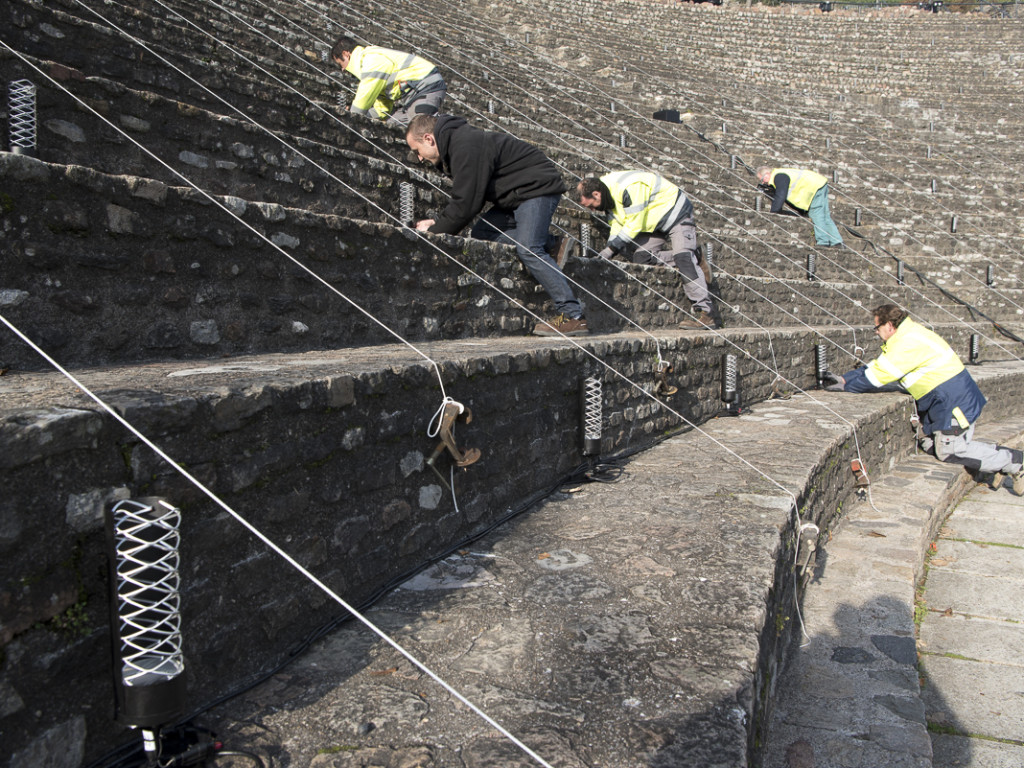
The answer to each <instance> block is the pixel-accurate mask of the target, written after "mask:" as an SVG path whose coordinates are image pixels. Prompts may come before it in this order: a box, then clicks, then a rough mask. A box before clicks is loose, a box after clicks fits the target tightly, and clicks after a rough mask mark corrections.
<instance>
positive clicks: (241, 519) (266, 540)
mask: <svg viewBox="0 0 1024 768" xmlns="http://www.w3.org/2000/svg"><path fill="white" fill-rule="evenodd" d="M0 42H2V41H0ZM0 322H2V323H3V324H4V325H6V326H7V327H8V328H9V329H10V330H11V331H12V332H13V333H14V334H15V335H16V336H18V338H20V339H21V340H22V341H24V342H25V343H26V344H28V346H30V347H31V348H32V349H33V350H34V351H35V352H36V353H38V354H39V355H40V356H41V357H42V358H43V359H44V360H45V361H46V362H47V363H49V364H50V365H51V366H53V368H54V369H56V370H57V371H58V372H59V373H60V374H61V375H63V376H64V377H65V378H67V379H68V381H70V382H71V383H72V384H74V385H75V386H76V387H78V388H79V389H80V390H81V391H82V392H83V393H84V394H85V395H86V396H87V397H89V399H91V400H92V401H93V402H95V403H96V404H97V405H98V406H99V407H100V408H102V409H103V410H104V411H106V412H107V413H108V414H109V415H110V416H112V417H113V418H114V419H115V420H116V421H118V422H119V423H120V424H121V426H123V427H124V428H125V429H127V430H128V431H129V432H131V433H132V434H133V435H135V437H137V438H138V439H139V440H140V441H141V442H142V443H143V444H145V445H146V446H147V447H148V448H150V449H151V450H152V451H153V452H154V453H156V455H157V456H159V457H160V458H161V459H163V460H164V462H166V463H167V465H168V466H170V467H171V468H172V469H174V471H176V472H177V473H178V474H180V475H181V476H182V477H184V478H185V479H186V480H187V481H188V482H190V483H192V485H193V486H195V487H196V488H197V489H198V490H199V491H201V492H202V493H204V494H205V495H206V496H207V497H208V498H209V499H210V500H211V501H212V502H213V503H215V504H216V505H217V506H219V507H220V508H221V509H223V510H224V511H225V512H227V513H228V514H229V515H230V516H231V517H233V518H234V519H235V520H236V521H237V522H238V523H240V524H241V525H242V527H244V528H245V529H246V530H248V531H249V532H250V533H251V534H252V535H253V536H255V537H256V538H257V539H259V540H260V541H261V542H263V544H264V546H266V547H267V548H268V549H270V550H271V551H273V552H274V553H276V554H277V555H278V556H279V557H280V558H281V559H282V560H284V561H285V562H286V563H287V564H288V565H290V566H291V567H292V568H294V569H295V570H296V571H297V572H298V573H299V574H301V575H302V576H303V577H305V578H306V580H308V581H309V582H310V583H311V584H313V585H314V586H316V587H317V588H318V589H320V590H321V591H322V592H323V593H324V594H326V595H327V596H328V597H329V598H331V599H332V600H334V602H336V603H337V604H338V605H340V606H341V607H342V608H344V609H345V610H346V611H348V612H349V613H350V614H351V615H352V616H353V617H355V618H356V619H358V620H359V621H360V622H361V623H362V624H363V625H364V626H365V627H366V628H367V629H369V630H370V631H371V632H373V633H374V634H375V635H377V637H379V638H380V639H381V640H383V641H384V642H385V643H387V644H388V645H390V646H391V647H392V648H394V649H395V650H396V651H398V653H400V654H401V655H402V656H404V657H405V658H406V659H407V660H408V661H409V662H410V663H411V664H413V665H414V666H415V667H416V668H417V669H419V670H421V671H422V672H423V673H424V674H426V675H427V676H428V677H430V679H431V680H433V681H434V682H435V683H437V684H438V685H440V686H441V687H442V688H444V690H446V691H448V693H450V694H451V695H452V696H454V697H455V698H456V699H458V700H459V701H460V702H462V703H463V704H464V705H466V706H467V707H468V708H469V709H470V710H471V711H472V712H473V713H474V714H476V715H477V716H478V717H480V718H481V719H482V720H483V721H484V722H486V723H487V724H488V725H490V726H491V727H492V728H494V729H495V730H496V731H498V733H500V734H501V735H502V736H504V737H505V738H506V739H508V740H509V741H511V742H512V743H513V744H515V745H516V746H517V747H519V749H521V750H522V751H523V752H525V753H526V754H527V755H529V756H530V757H531V758H532V759H533V760H534V761H535V762H537V763H538V764H539V765H543V766H545V768H552V767H551V766H550V765H549V764H548V763H547V762H546V761H545V760H544V759H543V758H541V757H540V756H539V755H538V754H537V753H536V752H534V751H533V750H531V749H530V748H529V747H528V746H526V745H525V744H524V743H523V742H522V741H520V740H519V739H517V738H516V737H515V736H514V735H513V734H512V733H511V732H509V731H508V730H506V729H505V728H504V727H503V726H502V725H501V724H500V723H498V722H497V721H496V720H494V719H492V718H491V717H490V716H489V715H488V714H487V713H486V712H484V711H483V710H482V709H480V708H479V707H477V706H476V705H475V704H474V703H473V702H472V701H470V700H469V699H467V698H466V697H465V696H463V695H462V694H461V693H459V691H458V690H456V689H455V688H454V687H453V686H452V685H450V684H449V683H447V682H446V681H445V680H444V679H443V678H441V677H440V675H438V674H437V673H436V672H434V671H433V670H432V669H431V668H430V667H428V666H427V665H426V664H425V663H424V662H422V661H420V660H419V659H417V658H416V657H415V656H413V654H412V653H411V652H410V651H407V650H406V649H405V648H404V647H403V646H402V645H400V644H399V643H398V641H396V640H394V639H393V638H392V637H391V636H390V635H388V634H387V633H386V632H384V630H382V629H380V627H378V626H377V625H376V624H374V623H373V622H371V621H370V620H369V619H368V618H366V616H364V615H363V614H362V613H360V612H359V611H358V610H356V608H355V607H354V606H352V605H350V604H349V603H348V602H346V601H345V600H344V599H343V598H342V597H341V596H340V595H338V594H337V593H336V592H335V591H334V590H333V589H331V588H330V587H329V586H327V585H326V584H325V583H324V582H323V581H321V580H320V579H319V578H318V577H317V576H316V575H314V574H313V573H312V571H310V570H308V569H307V568H305V567H304V566H303V565H302V564H301V563H299V562H298V561H297V560H296V559H295V558H294V557H292V556H291V555H290V554H288V552H286V551H285V550H284V549H283V548H282V547H280V546H279V545H278V544H276V543H275V542H274V541H273V539H271V538H270V537H269V536H268V535H266V534H265V533H263V532H262V531H261V530H260V529H259V528H257V527H256V526H255V525H254V524H253V523H251V522H249V520H248V519H247V518H246V517H245V516H243V515H242V514H241V513H239V512H237V511H235V509H234V508H233V507H231V506H230V505H228V504H227V503H226V502H225V501H223V500H222V499H221V498H220V497H219V496H217V494H215V493H214V492H213V491H211V490H210V489H209V488H207V487H206V486H205V485H203V483H201V482H200V481H199V480H198V479H197V478H196V477H195V476H193V475H192V474H191V473H189V471H188V470H186V469H185V465H184V464H183V463H180V462H177V461H175V460H174V459H173V458H172V457H171V456H170V455H168V454H167V453H165V452H164V451H163V449H161V448H160V447H159V446H158V445H157V444H156V443H154V442H153V441H152V440H150V439H149V438H148V437H146V435H144V434H143V433H142V432H141V431H140V430H139V429H137V428H136V427H135V426H134V425H133V424H132V423H131V422H129V421H128V420H127V419H126V418H124V417H123V416H121V414H119V413H118V412H117V411H116V410H115V409H114V408H113V406H111V405H108V404H107V403H106V401H104V400H103V399H102V398H101V397H99V396H98V395H96V394H95V393H94V392H93V391H92V390H91V389H89V388H88V387H87V386H86V385H85V384H83V383H82V382H81V381H79V380H78V379H77V378H75V376H73V375H72V374H71V373H70V372H69V371H68V370H67V369H65V368H64V367H63V366H61V365H60V363H58V362H57V361H56V360H55V359H53V358H52V357H51V356H50V355H48V354H47V353H46V352H45V351H44V350H43V349H41V348H40V347H39V346H38V345H36V343H35V342H33V341H32V340H31V339H30V338H29V337H28V336H26V335H25V334H24V333H22V332H21V330H19V329H18V328H17V326H15V325H14V324H13V323H11V322H10V321H9V320H8V319H7V318H6V317H5V316H4V315H3V314H0Z"/></svg>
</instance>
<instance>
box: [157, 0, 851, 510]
mask: <svg viewBox="0 0 1024 768" xmlns="http://www.w3.org/2000/svg"><path fill="white" fill-rule="evenodd" d="M154 1H155V2H157V3H158V4H160V5H161V6H162V7H164V8H166V6H164V5H163V3H160V2H159V0H154ZM213 4H214V5H217V6H218V7H220V8H221V10H223V11H225V12H228V13H229V14H230V15H231V16H233V17H234V18H236V19H237V18H238V17H237V16H235V14H233V13H231V12H229V11H226V9H224V8H223V7H222V6H220V5H219V4H218V3H213ZM264 7H265V6H264ZM167 10H170V11H171V12H172V13H175V14H176V15H178V16H179V17H181V18H182V19H183V20H185V21H186V23H191V22H188V20H187V19H184V17H183V16H181V14H180V13H177V12H176V11H173V10H172V9H167ZM238 20H239V21H241V22H242V23H245V24H246V26H249V27H250V29H253V28H252V26H251V25H249V24H248V23H247V22H245V20H244V19H238ZM253 31H255V32H258V30H255V29H253ZM264 36H265V35H264ZM211 37H213V36H212V35H211ZM265 37H267V39H270V38H269V37H268V36H265ZM214 39H215V40H217V38H215V37H214ZM217 42H218V43H220V44H222V45H224V43H223V41H220V40H217ZM272 42H275V41H272ZM278 45H279V46H280V44H278ZM225 47H228V48H229V49H230V50H232V52H234V53H236V55H239V56H240V57H241V58H243V59H244V60H246V61H249V60H248V59H247V57H245V56H243V55H241V54H239V53H238V52H237V51H235V50H234V48H233V47H232V46H226V45H225ZM280 47H281V48H282V49H284V50H287V49H285V48H284V46H280ZM249 63H252V62H251V61H250V62H249ZM304 63H305V64H306V65H307V66H308V65H309V62H306V61H304ZM258 68H259V69H260V70H261V71H264V72H265V73H266V74H268V75H270V76H272V77H273V75H271V74H270V73H269V72H266V71H265V70H263V69H262V67H258ZM182 74H184V73H182ZM186 76H187V75H186ZM275 79H276V78H275ZM289 87H290V86H289ZM292 90H293V91H295V92H296V93H298V91H297V90H296V89H294V88H292ZM299 95H300V96H302V94H301V93H300V94H299ZM620 269H621V268H620ZM622 271H624V270H622ZM627 274H628V273H627ZM634 279H636V278H634ZM648 287H649V286H648ZM650 290H652V291H654V292H655V293H656V294H658V295H659V296H660V297H661V298H663V299H665V300H666V301H669V303H673V302H671V301H670V300H669V299H668V298H667V297H665V296H663V295H662V294H660V292H658V291H657V290H656V289H653V288H651V289H650ZM755 293H756V292H755ZM762 298H765V299H766V300H768V299H767V297H763V296H762ZM769 301H770V300H769ZM771 303H773V304H774V302H771ZM812 303H813V302H812ZM673 305H674V303H673ZM675 306H677V305H675ZM775 306H777V307H778V308H779V309H780V310H781V311H783V312H786V310H785V309H783V308H782V307H781V306H779V305H777V304H775ZM825 311H827V310H825ZM786 314H790V315H791V313H788V312H786ZM791 316H792V315H791ZM626 319H627V320H628V318H626ZM748 319H749V318H748ZM751 322H752V324H754V325H756V326H757V327H759V328H762V330H764V331H765V332H766V334H767V335H768V338H769V349H770V351H771V354H772V357H773V360H774V354H775V352H774V345H773V343H772V339H771V334H770V332H768V331H767V329H764V328H763V326H761V325H760V324H759V323H757V322H756V321H753V320H752V319H751ZM801 322H803V321H801ZM634 324H635V323H634ZM803 324H804V325H805V326H806V327H808V328H809V329H811V326H810V325H808V324H806V323H803ZM638 327H639V326H638ZM850 328H851V331H852V332H853V333H854V339H856V330H855V329H853V328H852V326H850ZM641 330H642V329H641ZM811 330H812V331H813V330H814V329H811ZM645 333H646V331H645ZM648 335H650V334H648ZM719 335H721V334H719ZM819 335H820V334H819ZM652 338H654V337H653V336H652ZM723 338H725V340H726V342H727V343H728V344H729V345H730V346H732V347H734V348H736V349H737V350H739V351H740V352H742V353H743V355H744V356H745V357H747V358H749V359H751V360H753V361H754V362H755V363H756V364H758V365H760V366H762V367H764V368H765V369H767V370H769V371H771V372H772V373H773V374H774V375H775V381H778V380H780V379H781V380H783V381H785V382H786V383H787V384H789V385H791V386H792V387H793V388H794V389H795V390H797V391H799V392H801V393H803V394H805V395H806V396H808V398H809V399H810V400H811V401H812V402H815V403H817V404H819V405H820V406H822V407H824V408H825V409H826V410H828V411H830V412H831V413H832V414H833V415H835V416H836V417H837V418H839V419H840V420H841V421H843V422H844V423H846V424H847V425H848V426H849V427H850V428H851V430H852V431H853V434H854V442H855V446H856V451H857V456H858V459H859V458H860V444H859V439H858V437H857V433H856V427H855V426H854V425H853V424H852V423H851V422H849V421H848V420H847V419H845V418H844V417H842V416H841V415H839V414H838V413H836V412H835V411H834V410H833V409H831V408H829V407H828V406H825V405H824V404H823V403H821V402H820V401H818V400H817V399H816V398H814V397H813V396H811V395H810V394H809V393H807V392H806V391H805V390H803V389H802V388H800V387H799V386H798V385H796V384H795V383H794V382H791V381H789V380H788V379H786V378H785V377H783V376H782V375H781V373H780V372H779V371H778V366H777V363H776V364H775V365H774V366H769V365H767V364H766V363H764V362H763V361H761V360H759V359H757V358H756V357H754V356H753V355H751V354H750V353H749V352H747V351H746V350H743V349H741V348H740V347H739V346H738V345H736V344H735V342H733V341H732V340H731V339H728V338H727V337H724V336H723ZM826 340H828V341H830V343H833V344H835V343H834V342H832V341H831V340H830V339H826ZM655 343H656V344H657V346H658V360H659V361H661V359H662V357H661V351H660V344H658V340H657V339H655ZM836 346H838V345H836ZM627 381H628V379H627ZM630 383H631V384H633V386H637V385H636V384H635V383H633V382H630ZM658 402H659V403H660V401H658ZM442 407H443V406H442ZM675 415H676V416H677V417H679V418H681V419H682V420H683V421H684V422H687V423H689V422H688V421H687V420H686V419H684V418H683V417H682V416H681V414H678V413H676V414H675ZM691 426H693V425H691ZM862 463H863V462H862ZM766 477H767V476H766ZM794 505H795V498H794ZM794 509H795V506H794Z"/></svg>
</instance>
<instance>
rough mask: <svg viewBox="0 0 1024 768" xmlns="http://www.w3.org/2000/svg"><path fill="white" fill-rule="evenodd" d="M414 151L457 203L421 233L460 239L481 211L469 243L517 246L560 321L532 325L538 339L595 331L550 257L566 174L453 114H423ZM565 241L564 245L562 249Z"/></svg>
mask: <svg viewBox="0 0 1024 768" xmlns="http://www.w3.org/2000/svg"><path fill="white" fill-rule="evenodd" d="M405 141H406V143H407V144H408V145H409V148H410V149H411V150H412V151H413V152H415V153H416V155H417V156H418V157H419V159H420V160H421V161H423V162H429V163H432V164H433V165H434V166H435V167H436V168H437V169H438V170H440V171H441V172H442V173H444V174H445V175H446V176H450V177H451V180H452V197H451V200H450V201H449V202H448V205H447V206H446V207H445V209H444V210H443V211H441V213H440V215H439V216H438V217H437V219H436V220H435V219H423V220H422V221H418V222H416V229H418V230H419V231H421V232H439V233H442V234H449V235H454V234H457V233H458V232H460V231H462V229H463V227H465V226H466V225H467V224H469V222H470V221H472V220H473V218H474V217H475V216H476V215H477V214H478V213H480V211H481V210H483V207H484V205H486V204H487V203H493V205H492V206H491V208H489V209H488V210H487V212H486V213H485V214H484V215H483V216H481V217H480V219H479V220H478V221H477V222H476V224H474V225H473V228H472V229H471V230H470V232H469V236H470V237H473V238H476V239H478V240H493V241H496V242H499V243H506V244H511V245H514V246H515V247H516V255H518V256H519V260H520V261H522V262H523V265H524V266H525V267H526V268H527V269H528V270H530V274H532V275H533V276H534V278H535V279H536V280H537V282H538V283H540V284H541V285H542V286H543V287H544V290H545V291H547V293H548V296H550V297H551V301H552V302H554V305H555V311H556V312H557V313H558V315H557V316H556V317H554V318H552V319H551V320H548V321H547V322H540V323H537V324H536V326H534V329H533V333H534V335H536V336H584V335H586V334H588V333H589V332H590V331H589V329H588V328H587V321H586V319H585V318H584V317H583V307H582V306H581V305H580V302H579V300H578V299H577V298H576V296H575V295H574V294H573V292H572V288H571V287H570V285H569V281H568V280H566V279H565V275H563V274H562V270H560V269H559V268H558V264H557V263H556V262H555V260H554V259H553V258H551V255H550V251H551V250H553V249H554V248H555V244H556V239H555V238H554V237H552V236H551V235H550V233H549V232H548V229H549V228H550V227H551V217H552V216H553V215H554V213H555V209H556V208H558V201H559V200H561V199H562V193H563V192H565V182H564V181H563V180H562V174H561V173H559V171H558V168H557V167H556V166H555V164H554V163H552V162H551V160H549V159H548V158H547V156H546V155H545V154H544V153H543V152H541V151H540V150H539V149H537V148H536V147H535V146H533V145H532V144H527V143H526V142H525V141H520V140H519V139H517V138H514V137H512V136H509V135H508V134H507V133H497V132H495V131H484V130H481V129H479V128H474V127H473V126H471V125H470V124H469V123H467V122H466V120H465V119H464V118H461V117H455V116H453V115H438V116H437V117H433V116H430V117H428V116H426V115H419V116H417V117H415V118H413V120H412V122H411V123H409V130H408V131H407V132H406V134H405ZM565 242H568V241H565V240H563V244H564V243H565Z"/></svg>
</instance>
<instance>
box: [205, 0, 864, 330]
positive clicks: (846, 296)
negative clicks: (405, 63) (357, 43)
mask: <svg viewBox="0 0 1024 768" xmlns="http://www.w3.org/2000/svg"><path fill="white" fill-rule="evenodd" d="M256 1H257V2H258V0H256ZM302 1H303V3H304V4H305V5H306V6H307V7H310V4H309V3H308V2H305V0H302ZM260 5H262V6H263V7H264V8H266V7H267V6H266V5H265V3H260ZM218 7H221V8H222V10H223V7H222V6H218ZM268 10H271V9H268ZM311 10H312V8H311ZM385 10H386V9H385ZM271 12H274V13H277V12H276V11H273V10H271ZM315 12H316V11H315ZM229 13H230V12H229ZM355 13H357V14H358V15H359V16H361V17H363V18H364V19H368V20H369V17H367V16H366V15H365V14H361V13H359V12H355ZM232 15H234V14H232ZM279 15H280V14H279ZM320 15H321V16H322V14H320ZM282 17H283V16H282ZM243 23H244V22H243ZM371 23H373V24H375V25H377V26H380V24H379V22H377V21H375V20H372V21H371ZM293 25H294V26H296V27H298V28H300V29H303V27H301V25H298V24H297V23H293ZM389 32H390V31H389ZM391 34H392V35H394V33H391ZM428 34H429V33H428ZM396 37H397V38H398V39H399V40H400V41H402V42H406V43H409V42H411V41H408V40H405V39H404V38H401V36H397V35H396ZM268 39H269V38H268ZM278 45H280V43H278ZM281 47H282V48H283V47H284V46H281ZM413 47H414V49H415V50H422V49H421V48H418V47H416V46H413ZM460 53H462V52H460ZM463 55H466V56H468V54H465V53H463ZM477 63H478V64H479V62H477ZM502 78H503V79H505V80H507V78H504V76H502ZM508 82H510V83H511V82H512V81H508ZM484 90H485V92H487V93H491V95H496V94H493V93H492V92H488V91H486V89H484ZM474 111H476V110H474ZM515 111H517V112H519V114H521V115H523V116H524V117H525V118H526V119H527V120H528V121H530V122H532V123H535V122H536V121H534V120H533V119H532V118H529V117H528V116H526V115H525V114H524V113H522V112H521V111H520V110H515ZM556 111H557V110H556ZM592 111H593V110H592ZM562 116H563V117H567V116H565V115H562ZM484 119H486V120H488V121H489V122H491V123H494V121H493V120H490V118H487V117H486V116H484ZM576 124H577V125H579V123H576ZM541 127H542V128H543V126H541ZM630 159H632V158H630ZM708 159H709V160H710V158H708ZM591 160H592V162H593V160H594V158H592V157H591ZM563 231H564V230H563ZM775 250H776V251H777V252H778V253H779V254H780V255H781V256H782V257H783V258H785V259H787V260H789V261H792V260H791V259H789V257H788V256H786V255H785V254H784V253H782V252H781V251H778V250H777V249H775ZM794 263H795V262H794ZM846 271H847V272H849V270H846ZM850 274H851V275H853V273H852V272H850ZM629 277H630V278H631V279H634V280H638V278H637V277H636V276H633V275H629ZM854 277H855V278H856V279H859V280H862V282H864V283H865V284H867V282H866V281H863V279H862V278H860V277H859V276H856V275H855V276H854ZM641 282H642V281H641ZM647 287H649V286H647ZM832 288H833V290H836V291H838V292H839V293H840V294H841V295H843V296H844V298H846V299H847V300H848V301H850V302H851V304H854V305H856V303H857V302H855V301H854V300H853V299H852V298H851V297H849V296H848V295H846V294H845V293H843V292H842V291H839V289H838V288H837V287H836V286H832ZM794 290H795V289H794ZM797 293H801V292H799V291H797ZM801 295H803V294H802V293H801ZM718 298H719V299H721V297H718ZM805 298H806V297H805ZM811 303H814V304H815V306H816V307H817V308H819V309H822V310H823V311H825V312H826V313H827V314H829V315H831V316H832V317H834V318H835V319H836V320H837V321H838V322H840V323H843V324H846V325H847V326H848V327H849V328H850V329H851V330H852V331H853V333H854V343H855V345H856V329H855V328H854V327H853V326H852V325H850V324H848V323H846V322H845V321H844V320H842V319H841V318H839V317H838V316H837V315H835V314H834V313H832V312H831V311H830V310H828V309H825V308H824V307H821V306H820V305H818V304H816V303H815V302H813V301H812V302H811ZM672 305H673V306H676V307H677V308H680V309H681V307H678V305H676V304H675V303H672ZM857 348H858V347H856V346H855V349H857Z"/></svg>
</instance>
